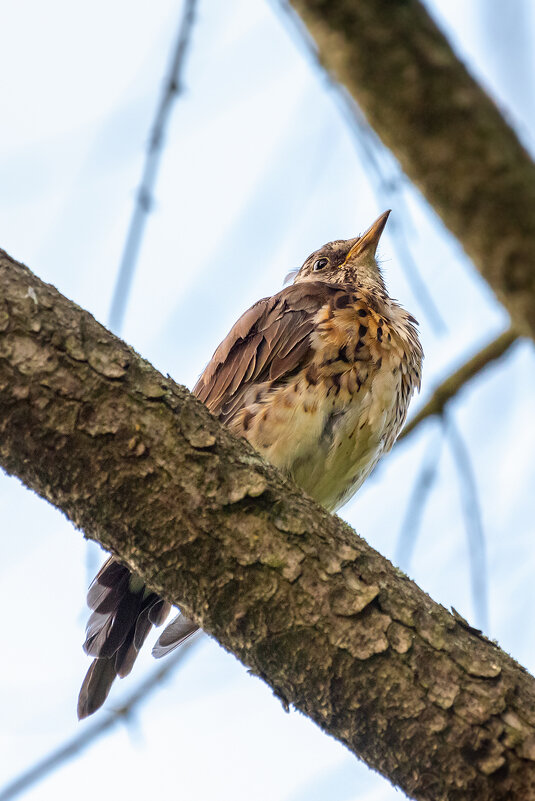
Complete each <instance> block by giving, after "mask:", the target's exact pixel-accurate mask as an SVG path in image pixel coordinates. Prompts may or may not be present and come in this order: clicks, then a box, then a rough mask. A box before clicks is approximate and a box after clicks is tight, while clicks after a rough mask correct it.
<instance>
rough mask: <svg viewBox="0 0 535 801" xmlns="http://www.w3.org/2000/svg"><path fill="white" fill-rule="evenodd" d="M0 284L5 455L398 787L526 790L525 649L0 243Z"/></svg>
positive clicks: (534, 687) (441, 791)
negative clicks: (467, 613)
mask: <svg viewBox="0 0 535 801" xmlns="http://www.w3.org/2000/svg"><path fill="white" fill-rule="evenodd" d="M0 287H1V288H2V294H1V295H0V463H1V464H2V465H3V467H4V468H5V469H6V470H7V471H8V472H9V473H12V474H15V475H17V476H18V477H19V478H20V479H21V480H22V481H23V482H24V483H25V484H26V485H27V486H28V487H30V488H32V489H33V490H35V491H36V492H37V493H39V494H40V495H41V496H42V497H44V498H46V499H47V500H49V501H50V502H51V503H53V504H54V505H55V506H57V507H58V508H59V509H61V510H63V512H65V514H66V515H67V516H68V517H69V518H70V519H71V520H72V521H73V522H74V523H75V525H77V526H79V527H80V528H81V529H83V531H84V532H85V534H86V535H87V536H88V537H91V538H93V539H96V540H98V541H99V542H101V543H102V544H103V545H104V547H106V548H108V549H110V550H112V551H113V552H114V553H116V554H117V555H118V556H119V557H120V558H121V559H123V560H124V561H125V562H127V563H128V564H129V565H130V567H131V568H132V569H134V570H135V571H136V572H138V573H139V574H141V575H143V576H144V577H145V578H146V579H147V581H148V582H149V583H150V585H151V586H152V587H153V588H154V589H155V590H157V591H158V592H160V593H161V594H162V595H164V596H165V597H166V598H168V599H169V600H172V601H174V602H176V603H179V604H180V605H181V606H182V607H183V609H184V610H185V611H186V613H187V614H189V615H191V616H192V617H194V619H195V620H196V621H197V622H198V623H199V624H200V625H201V626H202V627H203V629H205V631H207V632H208V633H210V634H212V635H213V636H214V637H216V638H217V639H218V640H219V642H220V643H221V644H222V645H223V646H224V647H225V648H227V649H229V650H230V651H232V652H233V653H235V654H236V655H237V656H238V657H239V659H241V660H242V661H243V662H244V663H245V664H246V665H248V666H249V667H250V668H251V669H252V671H253V672H254V673H256V674H257V675H259V676H261V677H262V678H264V679H265V680H266V681H267V682H268V683H269V684H270V685H271V687H272V688H273V690H274V692H275V693H276V695H277V696H278V697H279V698H281V699H282V700H283V703H285V704H287V703H288V704H289V703H291V704H294V705H295V706H296V707H297V708H299V709H301V710H302V711H303V712H304V713H305V714H307V715H309V716H310V717H311V718H312V719H313V720H315V721H316V723H318V724H319V725H320V726H321V727H322V728H323V729H324V730H325V731H327V732H329V733H330V734H332V735H333V736H334V737H337V738H338V739H339V740H341V741H342V742H343V743H345V744H346V745H347V746H348V747H349V748H350V749H351V750H352V751H353V752H354V753H355V754H357V755H358V756H360V757H361V758H362V759H364V760H365V761H366V762H367V763H368V764H369V765H370V766H371V767H373V768H375V769H376V770H378V771H380V772H381V773H383V774H384V775H386V776H388V777H389V778H390V779H391V781H392V782H394V783H395V784H397V785H399V786H400V787H401V788H403V789H404V790H405V792H406V793H408V794H409V795H411V796H413V797H414V798H417V799H428V800H429V801H441V800H444V801H445V799H448V801H454V799H467V798H477V799H481V801H484V800H485V799H494V800H495V801H496V800H497V799H500V800H501V801H505V800H506V799H507V801H511V799H522V801H527V800H528V799H535V680H534V679H533V678H532V677H531V676H530V675H529V674H528V673H526V671H525V670H524V669H523V668H521V667H520V666H519V665H517V664H516V663H515V662H514V661H513V660H512V659H511V658H510V657H509V656H508V655H507V654H505V653H503V652H502V651H500V649H499V648H498V647H497V646H496V645H495V644H493V643H492V642H489V641H488V640H486V639H484V638H483V637H482V636H480V635H479V634H478V633H477V632H476V631H474V630H472V629H470V628H469V627H468V626H467V624H466V622H465V621H463V620H462V619H460V618H459V617H453V616H452V615H450V614H449V613H448V612H447V611H446V610H445V609H444V608H443V607H441V606H439V605H437V604H435V603H434V602H433V601H432V600H431V599H430V598H429V597H428V596H427V595H426V594H425V593H424V592H422V591H421V590H420V589H419V588H418V587H417V586H416V585H415V584H413V583H412V582H411V581H409V579H408V578H407V577H406V576H404V575H403V574H402V573H400V571H398V570H396V569H395V568H394V567H392V565H391V564H390V563H389V562H388V561H387V560H386V559H384V558H383V557H382V556H381V555H380V554H378V553H376V552H375V551H373V550H372V549H371V548H370V547H369V546H368V545H367V544H366V543H365V542H364V541H363V540H362V539H361V538H360V537H358V536H357V535H356V534H355V533H354V532H353V531H352V530H351V529H350V528H349V527H348V526H347V525H345V524H344V523H343V522H342V521H340V520H339V519H337V518H336V517H334V516H331V515H329V514H327V513H326V512H324V511H323V510H322V509H321V508H320V507H318V506H317V505H316V504H315V503H314V502H313V501H311V500H310V499H307V498H306V497H305V496H304V495H302V494H301V493H300V492H299V490H298V489H297V488H296V487H295V486H294V485H293V484H292V483H291V482H289V481H288V480H286V479H285V478H284V477H282V476H281V475H280V474H279V473H278V472H277V471H276V470H274V469H273V468H272V467H270V466H269V465H267V464H265V463H264V462H263V461H262V460H261V458H260V457H259V456H258V455H257V454H256V453H255V452H254V451H253V450H252V449H251V447H250V446H248V444H247V443H246V442H244V441H239V440H237V439H234V438H233V437H232V436H231V435H230V433H229V432H228V431H227V430H226V429H225V428H224V427H223V426H221V425H220V424H219V422H218V421H217V420H216V419H215V418H213V417H212V416H211V415H210V414H209V413H208V411H207V410H206V409H205V408H204V406H202V404H200V403H199V402H198V401H197V400H196V399H195V398H194V397H193V396H192V395H191V394H190V393H188V391H187V390H186V389H184V388H183V387H180V386H177V385H176V384H174V383H173V381H171V380H170V379H169V378H164V377H163V376H162V375H160V374H159V373H157V372H156V371H155V370H154V369H153V368H152V367H151V366H150V365H149V364H148V363H147V362H146V361H144V360H143V359H141V358H140V357H139V356H138V355H137V354H136V353H135V352H134V351H133V350H132V349H131V348H129V347H128V346H127V345H125V344H124V343H123V342H121V341H120V340H118V339H117V338H115V337H114V336H113V335H112V334H110V333H109V332H108V331H106V329H104V328H103V327H102V326H101V325H99V324H98V323H97V322H95V320H94V319H93V318H92V317H91V316H90V315H89V314H88V313H87V312H84V311H83V310H81V309H80V308H78V307H77V306H75V305H74V304H72V303H71V302H69V301H68V300H67V299H65V298H64V297H63V296H62V295H60V294H59V293H58V292H57V291H56V290H55V289H54V288H53V287H51V286H49V285H46V284H43V283H42V282H40V281H39V280H38V279H37V278H36V277H35V276H33V275H32V273H31V272H30V271H29V270H27V268H25V267H24V266H22V265H20V264H17V263H16V262H14V261H13V260H11V259H10V258H9V257H8V256H7V255H6V254H4V253H3V252H2V251H0ZM41 603H43V604H46V599H41Z"/></svg>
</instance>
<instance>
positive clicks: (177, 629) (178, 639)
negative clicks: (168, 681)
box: [152, 612, 199, 659]
mask: <svg viewBox="0 0 535 801" xmlns="http://www.w3.org/2000/svg"><path fill="white" fill-rule="evenodd" d="M198 630H199V627H198V626H197V624H196V623H194V622H193V621H192V620H190V619H189V618H187V617H186V616H185V615H183V614H182V613H181V612H179V613H178V615H177V616H176V617H175V618H173V620H172V621H171V622H170V623H169V625H168V626H166V627H165V629H164V631H162V633H161V634H160V636H159V637H158V640H157V642H156V645H155V646H154V648H153V649H152V655H153V656H154V657H155V658H156V659H161V658H162V656H167V654H170V653H171V651H174V650H175V648H178V646H179V645H180V644H181V643H183V642H184V640H187V639H188V637H191V635H192V634H195V632H196V631H198Z"/></svg>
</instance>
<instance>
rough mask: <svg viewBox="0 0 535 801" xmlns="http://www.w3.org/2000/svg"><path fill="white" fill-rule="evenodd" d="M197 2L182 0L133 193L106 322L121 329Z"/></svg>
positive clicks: (179, 85)
mask: <svg viewBox="0 0 535 801" xmlns="http://www.w3.org/2000/svg"><path fill="white" fill-rule="evenodd" d="M196 4H197V0H185V2H184V10H183V13H182V18H181V20H180V25H179V31H178V37H177V41H176V45H175V48H174V54H173V60H172V63H171V68H170V70H169V74H168V76H167V78H166V80H165V83H164V86H163V92H162V96H161V99H160V103H159V105H158V108H157V110H156V116H155V118H154V122H153V125H152V131H151V134H150V138H149V144H148V148H147V155H146V158H145V165H144V167H143V174H142V178H141V183H140V185H139V188H138V191H137V195H136V205H135V208H134V212H133V214H132V218H131V220H130V225H129V228H128V233H127V236H126V242H125V245H124V250H123V255H122V259H121V265H120V268H119V274H118V276H117V283H116V285H115V290H114V293H113V299H112V303H111V309H110V315H109V324H110V327H111V328H112V329H113V330H114V331H117V332H119V331H120V330H121V326H122V323H123V318H124V313H125V308H126V303H127V300H128V295H129V293H130V288H131V285H132V278H133V276H134V270H135V266H136V261H137V256H138V253H139V249H140V246H141V240H142V237H143V232H144V229H145V224H146V221H147V215H148V213H149V212H150V210H151V207H152V202H153V190H154V185H155V183H156V177H157V173H158V167H159V162H160V157H161V155H162V149H163V142H164V133H165V127H166V125H167V121H168V119H169V114H170V112H171V107H172V104H173V101H174V99H175V98H176V97H177V95H178V94H179V93H180V91H181V88H182V87H181V84H180V80H181V73H182V70H183V67H184V62H185V57H186V52H187V49H188V45H189V42H190V38H191V32H192V28H193V22H194V18H195V8H196Z"/></svg>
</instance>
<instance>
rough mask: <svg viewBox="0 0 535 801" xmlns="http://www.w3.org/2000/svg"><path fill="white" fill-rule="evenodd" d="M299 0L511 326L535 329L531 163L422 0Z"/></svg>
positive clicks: (336, 66) (334, 64)
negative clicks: (369, 0)
mask: <svg viewBox="0 0 535 801" xmlns="http://www.w3.org/2000/svg"><path fill="white" fill-rule="evenodd" d="M292 5H293V6H294V7H295V8H296V10H297V11H298V12H299V13H300V14H301V16H302V18H303V20H304V22H305V25H306V26H307V28H308V30H309V31H310V33H311V35H312V36H313V38H314V40H315V41H316V43H317V46H318V49H319V58H320V59H321V61H322V63H323V64H324V65H325V66H326V67H327V68H328V69H329V70H330V71H331V70H332V71H333V72H334V74H335V75H336V77H337V79H338V80H340V81H341V82H342V83H343V84H344V85H345V86H346V87H347V89H348V90H349V92H351V94H352V95H353V96H354V98H355V100H356V101H357V102H358V104H359V106H360V108H361V109H362V110H363V112H364V114H365V115H366V117H367V119H368V121H369V123H370V124H371V126H372V127H373V129H374V130H375V132H376V133H377V134H378V135H379V137H380V138H381V140H382V141H383V142H384V144H385V145H386V146H387V147H388V148H389V149H390V150H391V151H392V152H393V154H394V155H395V156H396V158H397V159H398V160H399V162H400V164H401V167H402V169H403V170H404V172H405V173H406V174H407V176H408V177H409V178H410V179H411V180H412V181H413V182H414V183H415V184H416V186H417V187H418V188H419V189H420V191H422V192H423V193H424V195H425V196H426V198H427V200H428V201H429V203H431V205H432V206H433V208H434V209H435V211H436V212H437V214H439V215H440V217H441V218H442V220H443V221H444V223H445V225H446V226H447V227H448V228H449V229H450V231H451V232H452V233H453V234H454V236H456V237H457V238H458V240H459V242H460V243H461V244H462V246H463V247H464V249H465V250H466V252H467V254H468V255H469V256H470V257H471V258H472V260H473V262H474V264H475V265H476V267H477V268H478V269H479V271H480V273H481V274H482V276H483V277H484V278H485V279H486V280H487V281H488V283H489V285H490V286H491V287H492V289H493V290H494V292H495V293H496V295H497V297H498V298H499V300H500V301H501V302H502V303H504V304H505V306H506V307H507V309H508V311H509V313H510V314H511V318H512V321H513V324H514V326H515V328H516V329H517V330H518V331H520V332H524V333H529V334H530V335H531V336H532V337H535V271H534V270H533V267H532V265H533V264H534V263H535V164H534V163H533V161H532V159H531V158H530V156H529V155H528V153H527V152H526V150H525V149H524V147H523V146H522V144H521V143H520V141H519V139H518V137H517V135H516V133H515V132H514V130H513V129H512V128H511V127H510V125H509V124H508V123H507V122H506V120H505V119H504V117H503V116H502V115H501V113H500V111H499V110H498V108H497V106H496V105H495V104H494V102H493V101H492V100H491V99H490V98H489V96H488V95H487V94H486V93H485V92H484V90H483V89H482V88H481V86H480V85H479V84H478V83H477V82H476V81H475V80H474V79H473V78H472V77H471V75H469V73H468V71H467V69H466V67H465V66H464V64H463V63H462V62H461V61H460V60H459V59H458V58H457V56H456V55H455V53H454V51H453V49H452V47H451V46H450V44H449V42H448V41H447V39H446V37H445V36H444V35H443V33H442V32H441V31H440V30H439V28H438V26H437V25H436V23H435V22H434V21H433V20H432V19H431V16H430V15H429V12H428V11H427V10H426V8H425V7H424V6H423V5H422V3H420V2H419V0H406V2H404V3H392V2H386V0H379V2H375V3H355V2H354V1H353V0H330V2H328V3H325V2H322V1H320V0H293V3H292ZM409 75H410V79H408V76H409ZM430 98H432V102H430ZM498 221H499V224H498Z"/></svg>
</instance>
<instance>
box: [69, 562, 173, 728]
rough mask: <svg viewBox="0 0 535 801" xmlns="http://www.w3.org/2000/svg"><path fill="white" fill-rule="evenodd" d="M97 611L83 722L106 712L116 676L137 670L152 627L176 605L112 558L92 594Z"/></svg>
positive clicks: (90, 629)
mask: <svg viewBox="0 0 535 801" xmlns="http://www.w3.org/2000/svg"><path fill="white" fill-rule="evenodd" d="M87 603H88V606H89V608H90V609H92V610H93V613H92V615H91V617H90V618H89V621H88V623H87V629H86V640H85V643H84V651H85V652H86V653H87V654H89V656H94V657H95V659H94V660H93V663H92V665H91V667H90V668H89V670H88V671H87V675H86V677H85V679H84V682H83V684H82V688H81V690H80V695H79V697H78V717H79V718H85V717H87V716H88V715H92V714H93V712H96V710H97V709H98V708H99V707H101V706H102V704H103V703H104V701H105V700H106V698H107V695H108V693H109V691H110V687H111V685H112V683H113V680H114V679H115V677H116V676H120V677H121V678H123V677H124V676H127V675H128V674H129V673H130V671H131V670H132V666H133V664H134V662H135V661H136V657H137V655H138V652H139V649H140V648H141V646H142V645H143V643H144V642H145V639H146V637H147V635H148V633H149V631H150V630H151V628H152V626H159V625H161V624H162V623H163V621H164V620H165V618H166V617H167V615H168V614H169V611H170V609H171V604H168V603H167V601H164V600H163V598H160V597H159V596H158V595H156V593H155V592H151V591H150V590H147V588H146V587H145V585H144V584H143V582H142V580H141V579H139V578H137V576H134V575H133V574H132V573H131V572H130V571H129V570H128V568H127V567H124V565H121V564H119V562H116V561H115V559H114V558H113V557H110V559H108V561H107V562H105V563H104V564H103V565H102V567H101V568H100V570H99V572H98V573H97V575H96V577H95V579H94V580H93V582H92V584H91V586H90V588H89V592H88V594H87Z"/></svg>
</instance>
